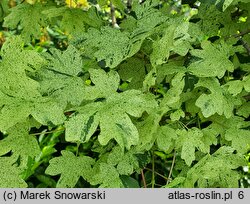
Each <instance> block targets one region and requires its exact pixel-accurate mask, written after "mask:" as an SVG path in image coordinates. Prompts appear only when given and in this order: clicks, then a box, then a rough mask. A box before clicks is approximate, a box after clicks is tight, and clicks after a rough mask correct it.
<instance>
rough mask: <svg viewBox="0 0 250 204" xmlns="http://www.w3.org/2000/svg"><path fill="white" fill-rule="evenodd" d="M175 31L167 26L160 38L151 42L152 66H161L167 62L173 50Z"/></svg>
mask: <svg viewBox="0 0 250 204" xmlns="http://www.w3.org/2000/svg"><path fill="white" fill-rule="evenodd" d="M175 29H176V27H175V26H174V25H172V26H169V27H168V28H167V29H166V31H165V33H164V35H163V36H162V38H160V39H159V40H156V41H154V42H153V46H152V48H153V52H152V53H151V55H150V61H151V63H152V64H153V65H161V64H163V63H165V62H166V61H167V60H168V57H169V54H170V51H171V50H172V48H173V43H174V32H175Z"/></svg>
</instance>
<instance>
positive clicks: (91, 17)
mask: <svg viewBox="0 0 250 204" xmlns="http://www.w3.org/2000/svg"><path fill="white" fill-rule="evenodd" d="M42 13H43V14H44V15H45V16H47V18H56V17H62V19H61V21H60V28H61V29H62V30H63V31H64V32H65V33H66V34H69V35H70V39H71V38H72V37H73V38H75V37H79V36H81V35H82V33H83V32H85V29H86V25H87V26H90V27H95V28H100V27H101V25H102V24H103V22H102V20H101V19H100V18H99V16H98V15H97V12H96V9H95V8H94V7H91V8H90V9H89V10H88V11H83V10H82V9H77V8H75V9H71V8H67V7H60V8H49V9H47V10H44V11H43V12H42Z"/></svg>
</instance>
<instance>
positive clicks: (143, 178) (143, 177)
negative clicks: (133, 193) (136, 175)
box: [141, 169, 147, 188]
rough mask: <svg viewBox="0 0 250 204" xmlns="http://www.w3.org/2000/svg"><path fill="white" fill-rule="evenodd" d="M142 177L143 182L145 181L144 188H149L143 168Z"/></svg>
mask: <svg viewBox="0 0 250 204" xmlns="http://www.w3.org/2000/svg"><path fill="white" fill-rule="evenodd" d="M141 177H142V182H143V186H144V188H147V183H146V179H145V176H144V172H143V169H142V170H141Z"/></svg>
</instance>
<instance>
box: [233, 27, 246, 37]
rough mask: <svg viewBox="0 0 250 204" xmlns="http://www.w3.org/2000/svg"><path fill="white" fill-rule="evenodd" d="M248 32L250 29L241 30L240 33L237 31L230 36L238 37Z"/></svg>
mask: <svg viewBox="0 0 250 204" xmlns="http://www.w3.org/2000/svg"><path fill="white" fill-rule="evenodd" d="M248 33H250V29H248V30H245V31H242V32H240V33H238V34H234V35H231V36H232V37H235V38H238V37H241V36H243V35H246V34H248Z"/></svg>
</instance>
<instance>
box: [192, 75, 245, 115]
mask: <svg viewBox="0 0 250 204" xmlns="http://www.w3.org/2000/svg"><path fill="white" fill-rule="evenodd" d="M199 86H202V87H206V88H208V89H209V90H210V92H211V93H210V94H202V95H201V96H200V97H199V98H198V99H197V100H196V102H195V105H196V106H198V107H199V108H200V109H201V111H202V114H203V115H204V116H205V117H210V116H212V115H214V114H215V113H218V114H219V115H222V114H224V115H225V116H226V117H227V118H229V117H231V116H232V115H233V109H234V106H235V105H240V104H241V102H240V101H239V99H237V98H234V97H232V95H230V94H229V93H228V92H226V91H224V90H223V89H222V88H221V86H220V84H219V81H218V79H216V78H200V79H199V82H198V83H197V84H196V85H195V87H199Z"/></svg>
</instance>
